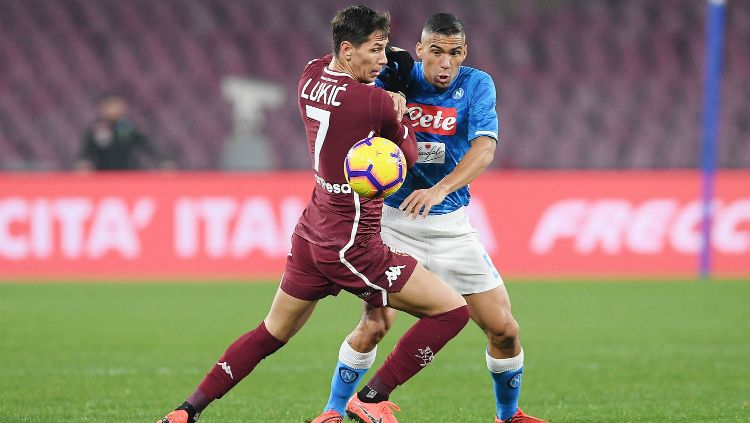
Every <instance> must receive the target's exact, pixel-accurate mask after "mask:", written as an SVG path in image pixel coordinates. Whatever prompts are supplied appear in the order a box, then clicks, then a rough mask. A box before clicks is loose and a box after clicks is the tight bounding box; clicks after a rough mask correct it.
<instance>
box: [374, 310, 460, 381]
mask: <svg viewBox="0 0 750 423" xmlns="http://www.w3.org/2000/svg"><path fill="white" fill-rule="evenodd" d="M468 321H469V308H468V307H467V306H461V307H459V308H456V309H453V310H451V311H448V312H445V313H441V314H436V315H434V316H428V317H423V318H421V319H419V321H418V322H417V323H416V324H415V325H414V326H412V327H411V329H409V331H408V332H406V333H405V334H404V336H402V337H401V339H399V341H398V344H396V348H394V349H393V352H391V353H390V354H389V355H388V358H386V359H385V363H383V365H382V366H381V367H380V370H378V372H377V373H376V374H375V376H374V377H373V378H372V380H371V381H370V382H369V383H368V384H367V386H368V387H369V388H371V389H372V390H374V391H376V392H377V394H379V395H385V396H388V395H390V394H391V392H392V391H393V390H394V389H396V387H397V386H398V385H401V384H403V383H404V382H406V381H407V380H409V379H410V378H411V377H412V376H414V375H415V374H417V372H419V371H420V370H422V369H423V368H424V367H425V366H427V364H429V363H430V362H431V361H432V359H433V357H434V355H435V354H436V353H437V352H438V351H440V350H441V349H442V348H443V347H444V346H445V344H447V343H448V341H450V340H451V339H453V338H454V337H455V336H456V335H458V333H459V332H461V329H463V328H464V326H466V323H467V322H468Z"/></svg>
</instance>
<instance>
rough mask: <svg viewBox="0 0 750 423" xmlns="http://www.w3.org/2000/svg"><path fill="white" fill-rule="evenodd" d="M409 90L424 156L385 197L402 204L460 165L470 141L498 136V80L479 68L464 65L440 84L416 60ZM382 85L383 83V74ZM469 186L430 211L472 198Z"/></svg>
mask: <svg viewBox="0 0 750 423" xmlns="http://www.w3.org/2000/svg"><path fill="white" fill-rule="evenodd" d="M410 80H411V83H410V85H409V90H408V92H407V93H406V99H407V106H408V108H409V114H410V115H411V118H412V121H413V122H414V123H413V125H412V126H413V128H412V129H413V130H414V131H415V132H416V135H417V146H418V149H419V159H418V161H417V164H416V165H415V166H414V167H413V168H411V169H409V172H408V174H407V176H406V181H405V182H404V185H403V186H402V187H401V189H399V190H398V191H397V192H396V193H395V194H393V195H391V196H390V197H388V198H386V199H385V203H386V204H387V205H389V206H391V207H398V206H399V205H401V203H402V202H403V201H404V200H405V199H406V197H408V196H409V194H411V192H412V191H414V190H417V189H424V188H430V187H432V186H434V185H435V184H437V183H438V182H440V180H442V179H443V178H444V177H445V176H446V175H448V174H449V173H451V172H452V171H453V169H455V168H456V165H457V164H458V162H460V161H461V159H463V157H464V156H465V155H466V153H467V152H468V151H469V148H471V141H472V140H473V139H475V138H477V137H481V136H488V137H490V138H494V139H495V140H496V141H497V137H498V122H497V111H496V110H495V97H496V95H495V84H494V83H493V82H492V78H491V77H490V76H489V75H488V74H487V73H485V72H482V71H480V70H478V69H474V68H470V67H466V66H461V68H460V69H459V71H458V75H457V76H456V78H455V79H454V80H453V82H452V83H451V85H450V86H449V87H448V88H447V89H444V90H440V89H438V88H436V87H435V86H433V85H432V84H430V83H429V82H427V81H426V80H425V79H424V73H423V71H422V63H421V62H416V63H414V68H413V69H412V73H411V77H410ZM376 84H377V85H378V86H381V87H383V88H386V89H387V88H388V87H384V86H383V83H382V82H381V81H380V80H376ZM470 198H471V196H470V195H469V186H468V185H467V186H465V187H463V188H460V189H458V190H456V191H455V192H452V193H450V194H448V195H447V196H446V197H445V200H443V202H442V203H440V204H438V205H436V206H434V207H433V208H432V209H430V214H445V213H450V212H452V211H455V210H457V209H459V208H461V207H463V206H467V205H468V204H469V199H470Z"/></svg>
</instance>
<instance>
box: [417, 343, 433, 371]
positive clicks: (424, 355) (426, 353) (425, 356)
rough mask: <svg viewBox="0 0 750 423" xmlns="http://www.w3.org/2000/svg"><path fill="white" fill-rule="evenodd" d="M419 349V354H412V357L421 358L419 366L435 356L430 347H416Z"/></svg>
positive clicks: (424, 364) (427, 362) (430, 360)
mask: <svg viewBox="0 0 750 423" xmlns="http://www.w3.org/2000/svg"><path fill="white" fill-rule="evenodd" d="M417 349H418V350H419V354H416V355H414V357H417V358H418V359H420V360H422V363H421V364H420V366H422V367H425V366H426V365H428V364H430V363H431V362H432V359H434V358H435V353H434V352H432V348H430V347H425V348H424V349H422V348H417Z"/></svg>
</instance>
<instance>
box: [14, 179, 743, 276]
mask: <svg viewBox="0 0 750 423" xmlns="http://www.w3.org/2000/svg"><path fill="white" fill-rule="evenodd" d="M313 184H314V180H313V177H312V176H311V174H310V173H308V172H291V173H288V172H283V173H281V172H280V173H260V174H257V173H256V174H227V173H174V174H148V173H127V174H96V175H78V174H38V175H36V174H4V175H0V279H2V280H29V279H34V280H36V279H58V280H60V279H63V280H78V279H81V278H86V279H100V278H107V279H109V278H116V279H125V280H132V279H151V278H167V279H173V280H183V279H208V280H210V279H225V278H241V279H255V278H278V277H279V276H280V275H281V271H282V269H283V264H284V259H285V257H286V255H287V252H288V249H289V237H290V234H291V231H292V229H293V228H294V225H295V223H296V220H297V218H298V216H299V214H300V212H301V211H302V209H303V208H304V206H305V204H306V202H307V200H308V198H309V196H310V192H311V190H312V187H313ZM471 189H472V192H473V199H472V206H471V207H470V215H471V219H472V223H473V224H474V226H475V227H477V229H478V230H479V232H480V235H481V237H482V241H483V242H484V244H485V245H486V247H487V249H488V250H489V251H490V253H491V255H492V257H493V261H494V262H495V264H496V265H497V267H498V269H499V270H500V272H501V273H502V274H503V275H504V276H505V277H519V276H521V277H555V278H558V277H594V278H596V277H619V276H642V277H655V276H656V277H660V276H663V277H682V276H688V277H690V276H694V275H696V273H697V268H698V252H699V250H700V246H701V238H700V221H701V214H702V211H701V206H700V202H699V192H700V186H699V175H698V174H697V173H696V172H689V171H655V172H641V171H639V172H525V171H524V172H495V173H493V172H489V173H487V174H484V175H482V177H481V178H480V179H479V180H478V181H476V183H474V184H472V187H471ZM712 252H713V268H714V274H715V275H717V276H726V277H733V276H750V172H746V171H733V172H727V171H725V172H722V173H721V174H720V176H719V179H718V183H717V187H716V197H715V201H714V209H713V237H712Z"/></svg>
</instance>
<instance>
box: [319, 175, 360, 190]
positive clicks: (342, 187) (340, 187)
mask: <svg viewBox="0 0 750 423" xmlns="http://www.w3.org/2000/svg"><path fill="white" fill-rule="evenodd" d="M315 183H317V184H318V185H320V186H321V187H323V189H324V190H326V191H328V192H330V193H331V194H351V193H352V187H351V186H350V185H349V184H332V183H330V182H326V180H325V179H323V178H321V177H320V176H318V175H315Z"/></svg>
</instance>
